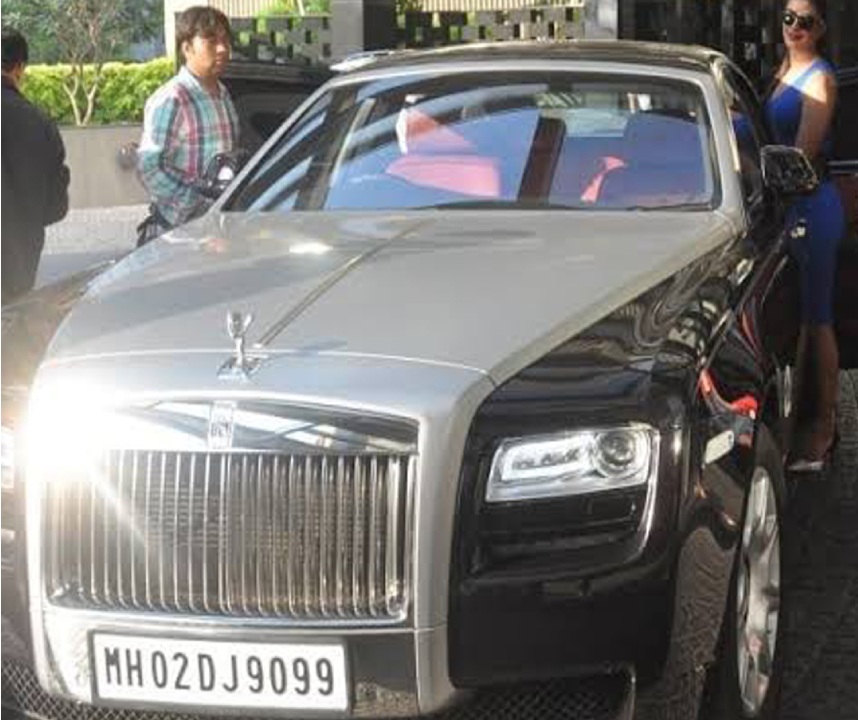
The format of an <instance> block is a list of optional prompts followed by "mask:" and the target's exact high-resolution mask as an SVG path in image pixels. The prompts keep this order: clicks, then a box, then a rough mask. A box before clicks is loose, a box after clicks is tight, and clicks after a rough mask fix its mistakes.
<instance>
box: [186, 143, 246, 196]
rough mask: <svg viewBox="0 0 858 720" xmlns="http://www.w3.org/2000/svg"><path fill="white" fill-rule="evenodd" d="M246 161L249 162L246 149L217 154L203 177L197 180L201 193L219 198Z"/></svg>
mask: <svg viewBox="0 0 858 720" xmlns="http://www.w3.org/2000/svg"><path fill="white" fill-rule="evenodd" d="M245 162H247V152H245V151H244V150H233V151H232V152H226V153H218V154H217V155H215V156H214V157H213V158H212V159H211V160H210V161H209V164H208V165H207V166H206V171H205V173H204V174H203V177H202V178H200V180H198V181H197V184H196V187H197V190H198V191H199V193H200V195H202V196H203V197H207V198H209V199H210V200H217V199H218V198H219V197H220V196H221V193H223V191H224V190H226V189H227V187H229V184H230V183H231V182H232V181H233V180H235V177H236V175H238V173H239V171H240V170H241V168H242V166H243V165H244V163H245Z"/></svg>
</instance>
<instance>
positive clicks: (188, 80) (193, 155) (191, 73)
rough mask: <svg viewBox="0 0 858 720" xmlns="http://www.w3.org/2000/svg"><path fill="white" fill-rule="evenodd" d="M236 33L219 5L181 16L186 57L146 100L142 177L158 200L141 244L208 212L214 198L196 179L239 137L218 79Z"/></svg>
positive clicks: (140, 163)
mask: <svg viewBox="0 0 858 720" xmlns="http://www.w3.org/2000/svg"><path fill="white" fill-rule="evenodd" d="M231 39H232V33H231V30H230V27H229V21H228V20H227V18H226V15H224V14H223V13H222V12H221V11H219V10H216V9H215V8H210V7H192V8H188V9H187V10H185V11H184V12H183V13H182V14H181V16H180V17H179V19H178V20H177V22H176V45H177V46H178V49H179V50H180V51H181V53H182V57H183V58H184V64H183V65H182V68H181V70H179V73H178V74H177V75H176V76H175V77H174V78H172V79H171V80H170V81H169V82H167V83H165V84H164V85H162V86H161V87H160V88H158V90H156V91H155V93H154V94H153V95H152V97H150V98H149V100H148V101H147V102H146V109H145V112H144V118H143V138H142V140H141V141H140V147H139V149H138V151H137V167H138V172H139V175H140V179H141V181H142V183H143V185H144V186H145V187H146V190H147V191H148V192H149V196H150V198H151V200H152V206H151V215H150V217H149V218H147V220H146V222H145V223H144V225H143V226H141V228H144V229H143V230H141V238H140V239H139V240H138V245H139V244H141V243H142V242H147V241H148V240H150V239H152V238H153V237H156V236H157V235H160V234H161V233H162V232H164V231H165V230H167V229H169V228H171V227H175V226H176V225H181V224H182V223H184V222H187V221H188V220H191V219H193V218H195V217H198V216H200V215H202V214H203V213H204V212H205V211H206V209H207V208H208V206H209V204H210V201H209V200H208V199H207V198H205V197H203V196H202V195H201V194H200V192H199V190H198V189H197V185H196V183H197V182H198V181H199V180H200V179H201V178H202V177H203V174H204V173H205V170H206V166H207V165H208V163H209V162H210V161H211V159H212V158H213V157H214V156H215V155H217V154H218V153H222V152H229V151H230V150H233V149H235V148H236V147H237V145H238V129H239V125H238V115H237V114H236V111H235V106H234V105H233V103H232V99H231V98H230V96H229V93H228V92H227V90H226V88H225V87H224V86H223V85H222V84H221V82H220V80H219V78H220V76H221V74H222V73H223V71H224V68H225V67H226V64H227V62H228V61H229V57H230V48H231Z"/></svg>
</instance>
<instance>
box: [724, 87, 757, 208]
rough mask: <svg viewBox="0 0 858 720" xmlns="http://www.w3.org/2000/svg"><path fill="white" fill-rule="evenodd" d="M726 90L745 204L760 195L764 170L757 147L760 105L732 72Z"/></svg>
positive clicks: (754, 200) (749, 203)
mask: <svg viewBox="0 0 858 720" xmlns="http://www.w3.org/2000/svg"><path fill="white" fill-rule="evenodd" d="M726 77H727V82H726V83H725V89H726V93H727V100H728V103H729V108H730V116H731V117H732V119H733V132H734V133H735V135H736V143H737V144H738V148H739V162H740V173H741V179H742V194H743V196H744V198H745V203H746V204H748V205H752V204H755V203H756V202H757V201H758V200H760V199H761V198H762V196H763V170H762V167H761V165H760V149H761V147H762V142H763V137H764V132H763V129H762V127H761V125H760V117H759V104H758V103H757V102H756V99H755V98H754V96H753V94H751V93H750V90H749V89H747V88H745V87H744V85H745V83H744V82H742V80H741V79H740V78H738V77H737V76H736V75H735V74H734V73H732V72H728V73H727V76H726Z"/></svg>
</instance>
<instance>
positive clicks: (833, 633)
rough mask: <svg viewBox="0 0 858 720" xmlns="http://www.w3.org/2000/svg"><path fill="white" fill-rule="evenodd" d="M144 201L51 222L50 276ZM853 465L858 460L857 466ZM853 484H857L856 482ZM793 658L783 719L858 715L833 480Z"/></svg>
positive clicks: (820, 487)
mask: <svg viewBox="0 0 858 720" xmlns="http://www.w3.org/2000/svg"><path fill="white" fill-rule="evenodd" d="M145 214H146V208H145V206H131V207H122V208H111V209H107V210H73V211H71V212H70V213H69V216H68V217H67V218H66V219H65V220H64V221H63V222H62V223H59V224H57V225H55V226H54V227H52V228H50V230H49V232H48V239H47V242H46V247H45V253H44V255H43V257H42V265H41V267H40V271H39V281H40V282H45V281H47V280H49V279H51V278H56V277H57V276H59V275H62V274H64V273H68V272H72V271H74V270H77V269H82V268H84V267H86V266H87V265H89V264H91V263H92V262H94V261H95V260H97V259H100V258H103V257H112V256H118V255H121V254H123V253H125V252H127V251H128V250H130V249H132V248H133V246H134V238H135V236H136V234H135V226H136V225H137V223H139V222H140V220H142V218H143V217H144V216H145ZM853 468H854V466H853ZM853 482H855V481H854V480H853ZM785 536H786V549H785V554H786V559H787V562H788V570H787V571H786V574H785V577H784V585H785V589H786V590H787V594H788V596H789V597H790V598H791V601H790V602H789V604H787V605H786V606H785V608H784V616H783V621H784V622H785V623H786V629H787V635H786V643H787V648H788V652H787V656H786V662H785V671H784V672H785V679H784V682H785V684H784V689H783V694H782V703H781V708H782V709H781V715H780V720H856V718H858V577H856V576H858V501H856V497H855V495H854V493H853V494H852V496H851V498H844V496H843V493H842V492H839V491H838V488H837V487H836V486H834V485H833V483H831V482H830V481H829V482H824V481H823V482H817V483H805V484H803V485H802V486H801V487H799V489H798V490H797V494H796V497H795V500H794V502H793V503H792V512H791V515H790V517H789V519H788V522H787V527H786V528H785Z"/></svg>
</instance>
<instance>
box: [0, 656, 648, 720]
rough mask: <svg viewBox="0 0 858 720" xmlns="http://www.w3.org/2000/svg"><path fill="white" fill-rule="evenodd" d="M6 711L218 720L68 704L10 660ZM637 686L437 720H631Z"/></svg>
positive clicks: (479, 701) (541, 694)
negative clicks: (553, 719)
mask: <svg viewBox="0 0 858 720" xmlns="http://www.w3.org/2000/svg"><path fill="white" fill-rule="evenodd" d="M2 680H3V684H2V703H3V709H4V710H11V711H12V712H17V713H20V714H22V715H24V716H25V717H31V718H37V717H38V718H40V719H41V720H59V719H60V718H62V720H213V716H203V715H191V714H189V713H187V712H181V713H175V714H174V713H170V714H162V713H157V712H147V711H140V710H118V709H116V708H102V707H94V706H91V705H82V704H78V703H73V702H69V701H68V700H63V699H60V698H56V697H53V696H51V695H48V694H47V693H45V692H44V690H42V688H41V687H40V686H39V683H38V681H37V680H36V676H35V673H34V672H33V670H32V668H31V667H30V666H29V665H27V664H25V663H23V662H18V661H10V660H6V659H5V656H4V661H3V671H2ZM634 691H635V685H634V681H633V678H631V676H629V675H627V674H623V673H619V674H616V675H606V676H601V677H594V678H588V679H581V680H564V681H558V682H550V683H537V684H529V685H513V686H506V687H502V688H494V689H490V690H484V691H480V692H478V693H473V694H470V695H468V696H464V697H462V698H461V701H460V702H457V703H455V704H454V705H452V706H451V707H449V708H448V709H446V710H443V711H441V712H439V713H437V714H435V715H434V716H433V717H434V718H435V720H545V718H557V719H559V720H573V719H574V720H631V717H632V713H633V709H634V707H633V706H634V694H635V693H634Z"/></svg>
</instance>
